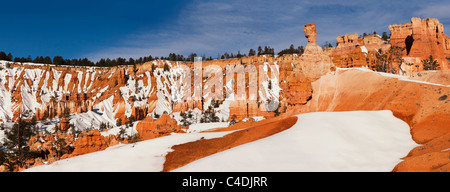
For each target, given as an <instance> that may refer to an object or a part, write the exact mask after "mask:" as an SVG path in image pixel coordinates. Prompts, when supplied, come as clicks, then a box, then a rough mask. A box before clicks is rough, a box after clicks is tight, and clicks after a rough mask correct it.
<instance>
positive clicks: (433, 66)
mask: <svg viewBox="0 0 450 192" xmlns="http://www.w3.org/2000/svg"><path fill="white" fill-rule="evenodd" d="M422 63H423V69H424V70H438V69H439V68H440V67H439V63H438V61H437V60H435V59H434V58H433V56H432V55H430V57H429V58H428V59H424V60H422Z"/></svg>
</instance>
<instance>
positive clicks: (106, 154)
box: [25, 131, 232, 172]
mask: <svg viewBox="0 0 450 192" xmlns="http://www.w3.org/2000/svg"><path fill="white" fill-rule="evenodd" d="M231 132H232V131H230V132H215V133H190V134H172V135H169V136H164V137H159V138H156V139H151V140H147V141H141V142H137V143H135V144H127V145H125V144H119V145H116V146H113V147H110V148H107V149H105V150H103V151H98V152H94V153H89V154H85V155H80V156H76V157H72V158H68V159H63V160H60V161H56V162H53V163H51V164H49V165H41V166H37V167H33V168H30V169H27V170H25V172H27V171H30V172H33V171H35V172H46V171H50V172H59V171H61V172H77V171H89V172H91V171H94V172H110V171H111V172H112V171H114V172H116V171H132V172H140V171H145V172H156V171H161V170H162V169H163V165H164V161H165V155H166V154H167V153H168V152H170V151H171V150H172V149H171V147H172V146H173V145H177V144H182V143H187V142H191V141H196V140H199V139H201V138H202V137H203V138H204V139H211V138H216V137H222V136H224V135H226V134H229V133H231Z"/></svg>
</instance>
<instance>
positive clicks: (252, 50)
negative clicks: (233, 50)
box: [248, 49, 256, 57]
mask: <svg viewBox="0 0 450 192" xmlns="http://www.w3.org/2000/svg"><path fill="white" fill-rule="evenodd" d="M255 55H256V51H255V50H254V49H250V50H249V51H248V56H249V57H250V56H255Z"/></svg>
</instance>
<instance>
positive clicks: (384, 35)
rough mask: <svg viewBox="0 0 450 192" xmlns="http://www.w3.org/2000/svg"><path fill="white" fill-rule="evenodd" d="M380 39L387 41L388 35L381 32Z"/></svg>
mask: <svg viewBox="0 0 450 192" xmlns="http://www.w3.org/2000/svg"><path fill="white" fill-rule="evenodd" d="M381 39H383V40H385V41H388V39H389V37H388V35H387V33H386V32H383V35H382V36H381Z"/></svg>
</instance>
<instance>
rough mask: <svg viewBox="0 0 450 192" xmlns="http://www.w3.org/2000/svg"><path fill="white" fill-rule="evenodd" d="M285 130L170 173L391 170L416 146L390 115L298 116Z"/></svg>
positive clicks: (379, 112)
mask: <svg viewBox="0 0 450 192" xmlns="http://www.w3.org/2000/svg"><path fill="white" fill-rule="evenodd" d="M298 118H299V120H298V122H297V123H296V124H295V125H294V126H293V127H292V128H290V129H288V130H286V131H283V132H281V133H278V134H275V135H272V136H270V137H267V138H264V139H260V140H257V141H254V142H251V143H247V144H244V145H241V146H238V147H235V148H232V149H229V150H226V151H223V152H220V153H216V154H213V155H211V156H208V157H205V158H202V159H199V160H197V161H194V162H192V163H190V164H188V165H186V166H184V167H181V168H178V169H176V170H174V171H180V172H184V171H282V172H284V171H306V172H308V171H309V172H321V171H327V172H328V171H338V172H344V171H370V172H372V171H376V172H378V171H383V172H385V171H386V172H387V171H391V170H392V169H393V168H394V166H395V165H397V164H398V163H399V162H400V161H401V158H402V157H405V156H406V155H407V154H408V152H409V151H410V150H411V149H413V148H414V147H416V146H417V144H416V143H415V142H414V141H413V140H412V138H411V135H410V129H409V126H408V124H406V123H405V122H403V121H401V120H400V119H397V118H396V117H394V116H393V114H392V112H391V111H386V110H385V111H351V112H315V113H306V114H301V115H298Z"/></svg>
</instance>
